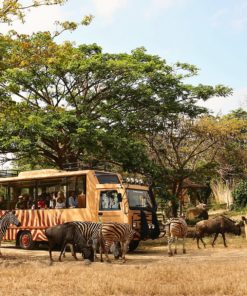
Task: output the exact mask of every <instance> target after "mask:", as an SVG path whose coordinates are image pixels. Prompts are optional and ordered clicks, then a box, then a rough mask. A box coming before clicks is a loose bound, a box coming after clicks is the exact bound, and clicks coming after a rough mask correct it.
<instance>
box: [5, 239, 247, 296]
mask: <svg viewBox="0 0 247 296" xmlns="http://www.w3.org/2000/svg"><path fill="white" fill-rule="evenodd" d="M227 239H228V245H229V247H228V248H224V247H223V245H222V241H221V238H220V239H218V243H217V244H216V247H215V248H212V247H210V246H209V245H208V247H207V248H206V249H201V250H197V248H196V246H195V242H194V241H192V240H191V239H188V243H187V254H181V246H179V247H180V248H179V249H178V252H179V254H178V255H177V256H174V257H168V256H167V248H166V246H165V243H164V241H163V240H160V241H158V240H156V241H153V242H152V241H147V242H144V243H142V244H141V246H140V248H139V249H138V250H137V251H136V252H135V253H133V254H128V255H127V263H126V264H121V263H120V262H118V261H113V262H112V263H111V264H109V263H100V262H94V263H92V264H90V265H86V264H85V263H84V262H83V261H82V260H80V261H74V260H73V258H72V257H71V255H70V254H69V253H68V254H67V256H66V258H65V259H64V261H63V262H62V263H60V262H55V263H54V264H53V265H51V266H50V265H49V260H48V252H47V251H45V250H43V251H23V250H17V249H14V248H3V249H2V253H3V254H4V258H3V259H0V270H1V281H0V295H17V296H19V295H50V296H58V295H61V296H65V295H66V296H68V295H95V296H98V295H185V296H186V295H188V296H189V295H229V296H230V295H241V296H244V295H247V281H246V268H247V240H246V239H243V238H242V237H238V238H237V237H229V236H228V237H227ZM206 242H208V243H209V242H210V240H209V239H206ZM57 258H58V253H57V252H55V253H54V259H57Z"/></svg>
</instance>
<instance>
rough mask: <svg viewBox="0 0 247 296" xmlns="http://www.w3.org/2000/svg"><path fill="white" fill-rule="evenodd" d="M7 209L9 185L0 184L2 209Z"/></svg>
mask: <svg viewBox="0 0 247 296" xmlns="http://www.w3.org/2000/svg"><path fill="white" fill-rule="evenodd" d="M6 209H7V187H6V186H0V210H6Z"/></svg>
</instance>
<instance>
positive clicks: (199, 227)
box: [195, 216, 241, 249]
mask: <svg viewBox="0 0 247 296" xmlns="http://www.w3.org/2000/svg"><path fill="white" fill-rule="evenodd" d="M214 233H215V236H214V239H213V242H212V247H213V246H214V244H215V241H216V239H217V237H218V235H219V233H220V234H221V235H222V238H223V242H224V246H225V247H227V245H226V238H225V233H232V234H235V235H240V234H241V227H240V224H239V223H237V222H235V221H233V220H231V219H229V218H227V217H225V216H217V217H215V218H212V219H209V220H203V221H199V222H197V223H196V231H195V237H196V239H197V247H198V249H200V246H199V240H201V242H202V243H203V245H204V247H205V246H206V244H205V243H204V241H203V239H202V238H203V236H204V235H205V234H214Z"/></svg>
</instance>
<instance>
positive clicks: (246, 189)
mask: <svg viewBox="0 0 247 296" xmlns="http://www.w3.org/2000/svg"><path fill="white" fill-rule="evenodd" d="M232 195H233V198H234V204H235V206H236V207H238V208H243V207H245V206H246V205H247V181H244V180H242V181H240V182H239V183H238V185H237V186H236V188H235V189H234V191H233V193H232Z"/></svg>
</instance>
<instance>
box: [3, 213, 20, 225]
mask: <svg viewBox="0 0 247 296" xmlns="http://www.w3.org/2000/svg"><path fill="white" fill-rule="evenodd" d="M4 218H5V219H7V220H8V221H9V224H14V225H15V226H21V223H20V221H19V220H18V218H17V217H16V215H15V211H14V210H13V211H10V212H7V214H6V215H5V217H4Z"/></svg>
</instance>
